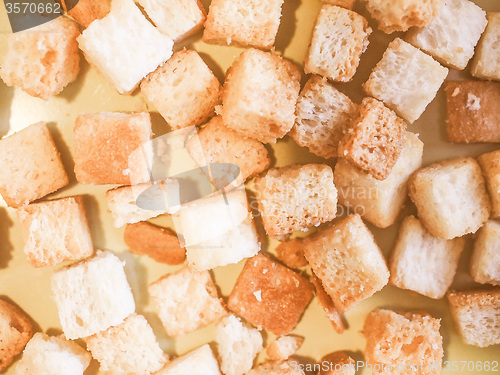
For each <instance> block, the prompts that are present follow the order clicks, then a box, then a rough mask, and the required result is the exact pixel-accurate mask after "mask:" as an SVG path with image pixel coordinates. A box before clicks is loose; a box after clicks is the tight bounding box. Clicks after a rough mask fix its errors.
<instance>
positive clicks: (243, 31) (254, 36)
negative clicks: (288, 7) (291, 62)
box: [203, 0, 283, 50]
mask: <svg viewBox="0 0 500 375" xmlns="http://www.w3.org/2000/svg"><path fill="white" fill-rule="evenodd" d="M282 4H283V0H265V1H262V0H257V1H244V0H213V1H212V2H211V3H210V8H209V10H208V16H207V22H206V23H205V31H204V33H203V41H204V42H205V43H221V44H238V45H241V46H245V47H256V48H260V49H264V50H269V49H271V48H272V47H273V46H274V41H275V39H276V34H277V33H278V27H279V25H280V18H281V6H282Z"/></svg>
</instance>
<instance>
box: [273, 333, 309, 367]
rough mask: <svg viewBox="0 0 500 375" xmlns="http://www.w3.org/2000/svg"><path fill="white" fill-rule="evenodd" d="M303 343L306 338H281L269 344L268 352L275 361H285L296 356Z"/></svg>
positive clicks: (291, 336) (292, 336) (293, 336)
mask: <svg viewBox="0 0 500 375" xmlns="http://www.w3.org/2000/svg"><path fill="white" fill-rule="evenodd" d="M303 342H304V338H303V337H300V336H295V335H290V336H280V337H278V338H276V340H274V341H273V342H272V343H270V344H269V346H268V347H267V349H266V352H267V355H268V357H269V359H271V360H273V361H281V360H285V359H288V358H289V357H291V356H292V355H294V354H295V352H296V351H297V350H298V349H299V348H300V346H301V345H302V343H303Z"/></svg>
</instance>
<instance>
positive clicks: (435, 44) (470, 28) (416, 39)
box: [406, 0, 488, 70]
mask: <svg viewBox="0 0 500 375" xmlns="http://www.w3.org/2000/svg"><path fill="white" fill-rule="evenodd" d="M487 23H488V21H487V20H486V12H485V11H484V10H482V9H481V8H480V7H479V6H477V5H476V4H474V3H473V2H472V1H468V0H447V1H446V2H445V4H444V5H443V6H442V7H441V9H440V10H439V12H438V15H437V16H436V17H435V18H434V19H433V20H432V21H431V23H430V24H428V25H426V26H424V27H422V28H420V29H414V30H410V31H409V32H408V34H407V35H406V40H407V41H408V42H410V43H411V44H413V45H414V46H415V47H418V48H420V49H421V50H423V51H425V52H427V53H428V54H430V55H431V56H433V57H434V58H435V59H436V60H438V61H439V62H441V63H442V64H444V65H446V66H449V67H452V68H455V69H458V70H462V69H464V68H465V67H466V66H467V64H468V63H469V60H470V59H471V58H472V56H473V55H474V47H475V46H476V44H477V42H478V41H479V38H480V37H481V34H482V33H483V31H484V29H485V27H486V24H487Z"/></svg>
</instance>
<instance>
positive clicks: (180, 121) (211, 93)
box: [141, 50, 221, 129]
mask: <svg viewBox="0 0 500 375" xmlns="http://www.w3.org/2000/svg"><path fill="white" fill-rule="evenodd" d="M220 90H221V85H220V83H219V80H218V79H217V77H216V76H215V75H214V74H213V73H212V71H211V70H210V68H209V67H208V66H207V65H206V64H205V62H204V61H203V59H202V58H201V57H200V55H199V54H198V52H196V51H193V50H181V51H178V52H176V53H175V54H174V55H173V56H172V57H171V58H170V59H169V60H168V61H167V62H166V63H165V64H163V65H162V66H160V67H159V68H158V69H157V70H156V71H154V72H153V73H151V74H149V75H148V76H147V77H146V78H145V79H144V81H142V83H141V91H142V93H143V94H144V96H145V97H146V98H147V99H148V100H149V101H150V102H151V103H152V104H153V106H154V107H155V108H156V109H157V110H158V112H160V114H161V115H162V116H163V118H164V119H165V120H166V121H167V122H168V124H169V125H170V126H171V127H172V128H173V129H181V128H185V127H188V126H196V125H201V124H202V123H204V122H205V121H206V120H208V118H209V117H211V116H212V115H213V114H214V110H215V106H216V105H218V104H220Z"/></svg>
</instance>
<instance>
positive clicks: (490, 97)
mask: <svg viewBox="0 0 500 375" xmlns="http://www.w3.org/2000/svg"><path fill="white" fill-rule="evenodd" d="M445 92H446V107H447V109H446V133H447V135H448V140H449V141H450V142H455V143H475V142H500V108H499V107H498V103H499V102H500V83H498V82H480V81H457V82H451V81H449V82H446V84H445Z"/></svg>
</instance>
